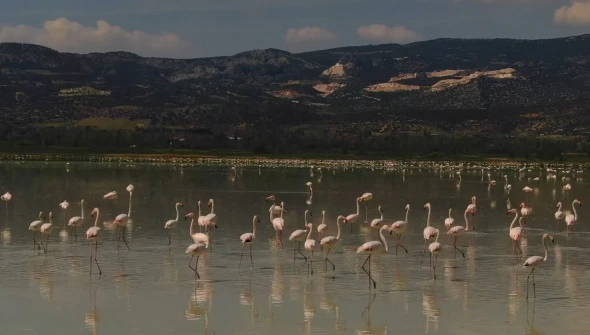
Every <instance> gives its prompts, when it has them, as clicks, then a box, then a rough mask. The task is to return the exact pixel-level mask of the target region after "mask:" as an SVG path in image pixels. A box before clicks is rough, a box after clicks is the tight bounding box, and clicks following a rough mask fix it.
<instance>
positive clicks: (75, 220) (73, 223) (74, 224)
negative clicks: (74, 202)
mask: <svg viewBox="0 0 590 335" xmlns="http://www.w3.org/2000/svg"><path fill="white" fill-rule="evenodd" d="M80 208H81V209H82V214H81V215H82V216H74V217H72V218H71V219H70V221H69V222H68V227H70V229H72V230H73V232H74V239H75V241H76V242H77V241H78V236H77V233H76V231H77V228H78V227H80V226H81V225H82V224H83V223H84V199H82V200H81V201H80ZM70 241H71V238H70Z"/></svg>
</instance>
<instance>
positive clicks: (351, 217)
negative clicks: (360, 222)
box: [346, 198, 361, 234]
mask: <svg viewBox="0 0 590 335" xmlns="http://www.w3.org/2000/svg"><path fill="white" fill-rule="evenodd" d="M360 201H361V198H356V213H353V214H349V215H348V216H347V217H346V222H347V223H349V224H350V233H351V234H352V224H353V223H356V220H357V219H358V218H359V214H360Z"/></svg>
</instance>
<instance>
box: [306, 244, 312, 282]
mask: <svg viewBox="0 0 590 335" xmlns="http://www.w3.org/2000/svg"><path fill="white" fill-rule="evenodd" d="M307 270H308V272H309V271H311V275H312V276H313V250H312V251H311V252H310V256H309V263H308V265H307Z"/></svg>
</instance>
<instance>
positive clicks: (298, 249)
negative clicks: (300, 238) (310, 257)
mask: <svg viewBox="0 0 590 335" xmlns="http://www.w3.org/2000/svg"><path fill="white" fill-rule="evenodd" d="M297 252H298V253H299V254H300V255H301V256H303V258H304V259H305V262H306V263H307V257H306V256H305V255H304V254H303V253H302V252H301V242H299V243H297ZM293 259H295V258H294V257H293Z"/></svg>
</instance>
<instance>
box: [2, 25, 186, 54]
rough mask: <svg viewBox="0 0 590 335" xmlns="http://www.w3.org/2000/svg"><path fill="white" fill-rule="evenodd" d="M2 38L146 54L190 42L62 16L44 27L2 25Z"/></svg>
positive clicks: (76, 49)
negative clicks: (82, 22) (85, 22)
mask: <svg viewBox="0 0 590 335" xmlns="http://www.w3.org/2000/svg"><path fill="white" fill-rule="evenodd" d="M0 42H23V43H34V44H39V45H44V46H47V47H50V48H53V49H57V50H59V51H69V52H93V51H94V52H103V51H130V52H135V53H138V54H141V55H145V56H172V55H174V54H175V53H177V52H178V51H181V50H184V49H186V48H187V47H188V46H189V43H188V42H186V41H183V40H182V39H180V38H179V37H178V36H177V35H175V34H169V33H161V34H150V33H146V32H144V31H141V30H134V31H127V30H125V29H123V28H121V27H119V26H115V25H111V24H110V23H108V22H106V21H104V20H99V21H97V22H96V26H83V25H81V24H80V23H78V22H75V21H69V20H68V19H66V18H63V17H62V18H59V19H56V20H49V21H45V24H44V25H43V27H42V28H36V27H30V26H24V25H17V26H7V25H0Z"/></svg>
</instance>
